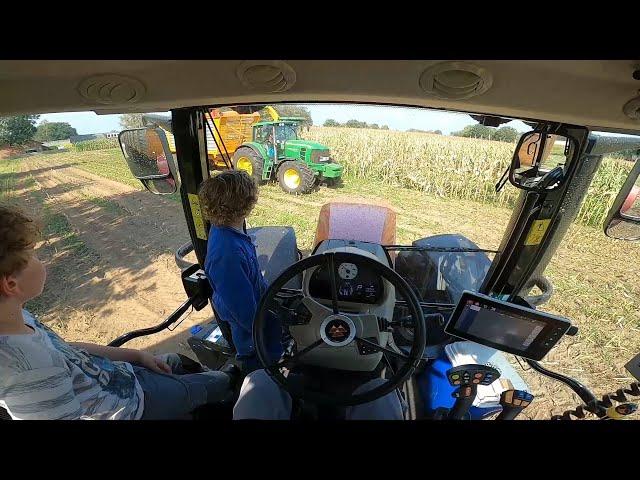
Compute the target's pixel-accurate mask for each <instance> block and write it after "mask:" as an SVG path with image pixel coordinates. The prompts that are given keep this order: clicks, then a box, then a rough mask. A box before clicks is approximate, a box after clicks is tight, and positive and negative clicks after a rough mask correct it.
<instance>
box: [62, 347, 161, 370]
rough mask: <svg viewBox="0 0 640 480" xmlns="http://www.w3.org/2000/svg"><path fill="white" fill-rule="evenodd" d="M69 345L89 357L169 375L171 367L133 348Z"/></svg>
mask: <svg viewBox="0 0 640 480" xmlns="http://www.w3.org/2000/svg"><path fill="white" fill-rule="evenodd" d="M69 345H73V346H74V347H76V348H81V349H82V350H86V351H87V352H89V353H90V354H91V355H98V356H100V357H105V358H108V359H109V360H113V361H116V362H129V363H135V364H136V365H140V366H142V367H145V368H148V369H150V370H153V371H154V372H158V373H171V367H170V366H169V365H168V364H166V363H165V362H163V361H162V360H159V359H157V358H156V357H154V356H153V355H151V354H150V353H148V352H143V351H142V350H135V349H133V348H122V347H108V346H106V345H96V344H95V343H85V342H69Z"/></svg>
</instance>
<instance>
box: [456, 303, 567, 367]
mask: <svg viewBox="0 0 640 480" xmlns="http://www.w3.org/2000/svg"><path fill="white" fill-rule="evenodd" d="M570 326H571V322H570V321H569V320H568V319H566V318H562V317H558V316H555V315H550V314H548V313H543V312H539V311H537V310H533V309H531V308H525V307H521V306H519V305H515V304H512V303H507V302H503V301H500V300H497V299H495V298H492V297H488V296H486V295H481V294H478V293H473V292H469V291H465V292H464V293H463V294H462V297H461V299H460V301H459V303H458V306H457V307H456V309H455V311H454V312H453V314H452V315H451V318H450V319H449V323H447V326H446V327H445V331H446V332H447V333H449V334H451V335H455V336H456V337H460V338H464V339H466V340H471V341H474V342H476V343H480V344H481V345H486V346H489V347H493V348H495V349H497V350H502V351H504V352H508V353H513V354H514V355H519V356H522V357H525V358H531V359H533V360H541V359H542V358H544V356H545V355H546V354H547V353H548V352H549V350H551V348H553V346H554V345H555V344H556V343H558V341H559V340H560V339H561V338H562V336H563V335H564V334H565V333H566V332H567V330H568V329H569V327H570Z"/></svg>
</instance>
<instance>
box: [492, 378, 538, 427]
mask: <svg viewBox="0 0 640 480" xmlns="http://www.w3.org/2000/svg"><path fill="white" fill-rule="evenodd" d="M509 384H510V385H509V386H510V387H513V385H511V382H509ZM532 401H533V395H532V394H530V393H529V392H527V391H525V390H516V389H515V388H510V389H509V390H505V391H504V392H502V394H501V395H500V405H501V406H502V411H501V412H500V414H499V415H498V416H497V417H496V420H515V418H516V417H517V416H518V415H520V412H522V410H524V409H525V408H526V407H528V406H529V404H530V403H531V402H532Z"/></svg>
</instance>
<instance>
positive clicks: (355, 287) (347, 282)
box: [309, 262, 384, 304]
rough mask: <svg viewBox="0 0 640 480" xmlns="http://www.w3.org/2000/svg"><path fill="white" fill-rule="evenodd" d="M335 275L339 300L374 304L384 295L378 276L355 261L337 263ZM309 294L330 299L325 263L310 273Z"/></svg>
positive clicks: (329, 284) (327, 272) (329, 282)
mask: <svg viewBox="0 0 640 480" xmlns="http://www.w3.org/2000/svg"><path fill="white" fill-rule="evenodd" d="M335 277H336V287H337V290H338V300H339V301H343V302H354V303H367V304H376V303H379V302H380V301H381V299H382V297H383V295H384V286H383V281H382V279H381V278H380V276H379V275H377V274H376V273H375V272H372V271H370V270H369V269H368V268H366V267H362V266H360V265H357V264H356V263H348V262H344V263H341V264H339V265H337V268H336V273H335ZM309 294H310V295H311V296H312V297H316V298H320V299H323V300H331V278H330V276H329V271H328V266H327V265H323V266H321V267H319V268H317V269H316V270H315V271H314V272H313V274H312V275H311V280H310V281H309Z"/></svg>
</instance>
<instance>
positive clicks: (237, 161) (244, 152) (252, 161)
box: [232, 147, 264, 185]
mask: <svg viewBox="0 0 640 480" xmlns="http://www.w3.org/2000/svg"><path fill="white" fill-rule="evenodd" d="M232 162H233V168H235V169H236V170H244V171H245V172H247V173H248V174H249V176H251V177H252V178H253V179H254V180H255V181H256V183H257V184H258V185H260V184H261V183H262V170H263V168H264V160H263V159H262V157H261V156H260V155H259V154H258V153H256V151H255V150H254V149H253V148H249V147H240V148H239V149H237V150H236V152H235V153H234V154H233V159H232Z"/></svg>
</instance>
